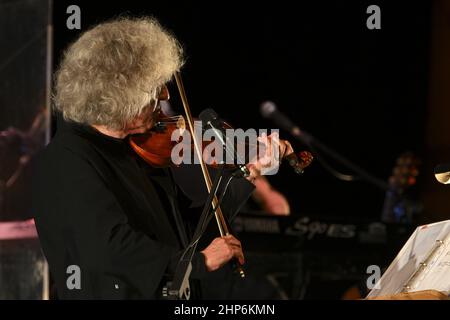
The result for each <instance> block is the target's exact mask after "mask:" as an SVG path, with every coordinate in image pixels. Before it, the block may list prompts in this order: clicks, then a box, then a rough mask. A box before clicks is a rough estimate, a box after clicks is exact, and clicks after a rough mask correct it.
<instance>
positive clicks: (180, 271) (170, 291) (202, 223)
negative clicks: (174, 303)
mask: <svg viewBox="0 0 450 320" xmlns="http://www.w3.org/2000/svg"><path fill="white" fill-rule="evenodd" d="M224 167H225V166H224V165H223V164H221V165H219V171H218V172H217V174H216V176H215V178H214V182H213V185H212V188H211V192H210V193H209V194H208V198H207V199H206V202H205V204H204V206H203V211H202V214H201V216H200V219H199V222H198V224H197V227H196V229H195V232H194V236H193V237H192V241H191V243H190V244H189V245H188V246H187V247H186V248H185V250H184V252H183V254H182V256H181V258H180V260H179V261H178V264H177V267H176V269H175V273H174V277H173V280H172V281H168V282H167V285H166V286H165V287H164V288H163V297H164V298H166V299H169V300H189V298H190V295H191V292H190V287H189V277H190V274H191V271H192V258H193V257H194V253H195V250H196V249H197V245H198V242H199V240H200V239H201V237H202V235H203V233H204V231H205V227H206V226H207V224H208V223H209V221H210V220H211V218H212V216H213V214H214V210H211V209H212V202H213V199H214V196H215V195H216V194H217V191H218V189H219V186H220V183H221V181H222V178H223V173H224ZM224 192H226V190H223V192H222V193H224ZM222 197H223V194H222V195H221V197H220V199H221V198H222ZM219 205H220V203H219Z"/></svg>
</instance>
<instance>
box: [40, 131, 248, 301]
mask: <svg viewBox="0 0 450 320" xmlns="http://www.w3.org/2000/svg"><path fill="white" fill-rule="evenodd" d="M148 170H149V166H146V165H145V164H144V162H143V161H142V160H140V159H139V158H137V156H136V155H135V153H134V152H133V151H132V150H131V148H130V146H129V145H128V143H127V142H126V141H124V140H118V139H114V138H109V137H107V136H104V135H102V134H100V133H98V132H97V131H95V130H94V129H91V128H88V127H84V126H80V125H76V124H66V125H63V126H61V127H60V129H59V130H58V131H57V133H56V135H55V137H54V139H53V140H52V141H51V142H50V144H49V145H48V146H47V148H46V149H45V150H44V151H43V152H41V153H40V154H39V156H38V160H37V166H36V168H35V178H34V183H33V190H34V192H33V195H34V196H33V213H34V216H35V221H36V227H37V230H38V234H39V238H40V241H41V245H42V248H43V251H44V253H45V256H46V258H47V260H48V262H49V266H50V271H51V273H52V277H53V279H54V282H55V284H56V289H57V294H58V297H59V298H62V299H140V298H146V299H158V298H159V297H160V290H161V286H162V285H164V284H165V281H166V280H167V279H168V278H169V277H170V276H171V275H172V274H173V272H174V269H175V266H176V263H177V261H178V258H179V256H180V253H181V252H182V248H183V246H184V245H185V244H184V243H183V241H182V239H183V238H184V239H186V237H189V234H185V229H184V227H185V225H183V226H181V227H180V226H179V225H177V221H178V222H179V221H180V219H181V217H180V214H181V215H183V214H185V213H186V212H187V211H189V209H188V205H187V202H186V201H182V200H183V199H184V200H185V199H187V197H186V196H185V195H184V192H186V193H188V196H190V198H195V199H192V200H193V203H194V205H195V204H197V205H198V204H201V202H202V201H201V200H202V199H203V202H204V199H206V196H207V194H206V189H205V187H204V186H203V187H202V180H201V178H202V177H200V176H198V174H197V173H198V172H199V171H195V170H194V171H189V170H187V171H186V170H185V169H182V168H180V169H179V170H174V174H171V173H170V172H169V171H168V170H163V172H164V174H163V175H164V176H165V181H166V182H168V184H166V186H165V188H166V189H164V188H163V189H161V188H160V186H158V185H157V184H155V182H154V181H153V180H152V179H149V177H148ZM150 171H151V169H150ZM161 172H162V171H159V173H161ZM188 172H191V173H190V174H189V173H188ZM195 172H197V173H195ZM187 176H189V178H187V179H186V177H187ZM183 181H184V182H183ZM176 182H178V183H179V184H183V183H185V182H188V183H189V184H190V185H184V186H181V188H180V187H177V183H176ZM193 186H195V188H194V187H193ZM158 188H160V190H159V192H158V190H157V189H158ZM253 188H254V187H253V185H252V184H251V183H249V182H248V181H246V180H245V179H240V180H236V181H234V182H233V183H232V184H231V186H230V191H229V192H228V193H227V197H226V198H225V200H224V205H223V209H224V212H225V213H228V214H229V215H234V214H235V213H236V212H237V211H238V210H239V208H240V206H241V205H242V204H243V203H244V202H245V201H246V199H247V198H248V197H249V195H250V193H251V191H252V190H253ZM161 190H163V191H162V192H161ZM193 190H195V192H190V194H189V191H193ZM183 191H184V192H183ZM166 193H167V194H166ZM162 195H163V196H164V195H166V196H167V197H168V198H167V199H165V200H166V201H162V199H161V197H162ZM173 200H174V201H173ZM171 201H172V202H171ZM167 203H175V205H174V206H175V208H169V207H168V205H167ZM184 221H186V219H184ZM183 233H184V234H183ZM70 266H76V267H78V268H79V270H80V283H81V288H72V289H70V287H71V286H70V285H69V286H68V281H69V284H70V282H71V283H72V284H73V283H74V278H73V275H74V273H73V269H72V270H71V269H70ZM205 272H206V270H205V264H204V258H203V255H202V254H200V253H197V254H196V255H195V257H194V260H193V272H192V278H201V275H202V274H204V273H205Z"/></svg>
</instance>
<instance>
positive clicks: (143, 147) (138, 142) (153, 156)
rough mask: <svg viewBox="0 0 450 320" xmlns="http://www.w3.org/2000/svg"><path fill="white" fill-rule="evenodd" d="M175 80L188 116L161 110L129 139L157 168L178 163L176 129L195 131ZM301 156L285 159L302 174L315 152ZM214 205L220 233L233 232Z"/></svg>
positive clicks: (199, 150) (199, 149)
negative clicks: (145, 128) (175, 159)
mask: <svg viewBox="0 0 450 320" xmlns="http://www.w3.org/2000/svg"><path fill="white" fill-rule="evenodd" d="M175 80H176V84H177V87H178V91H179V94H180V97H181V101H182V104H183V108H184V111H185V117H183V116H181V115H180V116H175V117H169V116H166V115H164V114H163V113H162V112H161V111H160V112H159V114H157V115H156V116H157V119H155V120H156V125H155V126H154V128H153V129H152V130H151V131H149V132H147V133H145V134H141V135H135V136H131V137H130V139H129V143H130V145H131V147H132V148H133V150H134V151H135V152H136V153H137V154H138V155H139V156H140V157H141V158H142V159H144V160H145V161H146V162H147V163H148V164H149V165H151V166H153V167H157V168H161V167H168V166H172V165H174V163H173V161H172V150H173V148H174V147H175V146H176V144H177V143H179V142H178V141H173V140H172V134H173V132H174V131H175V130H189V132H190V133H195V128H194V120H193V117H192V114H191V111H190V107H189V104H188V100H187V96H186V93H185V90H184V85H183V82H182V79H181V75H180V73H179V72H177V73H175ZM225 126H226V127H227V128H231V126H229V125H228V124H226V123H225ZM191 136H192V143H191V147H192V149H193V150H194V151H195V153H196V155H197V158H198V159H199V164H200V166H201V169H202V173H203V178H204V181H205V184H206V187H207V190H208V193H210V192H211V188H212V181H211V177H210V175H209V171H208V170H207V166H206V163H205V161H204V158H203V144H202V141H198V139H197V137H196V135H195V134H191ZM299 156H300V160H299V159H298V157H297V155H296V154H291V155H289V156H287V157H285V158H286V159H287V160H288V162H289V164H290V165H291V166H293V167H294V169H296V171H298V173H301V172H303V169H304V168H305V167H307V166H308V165H309V164H310V163H311V161H312V155H311V154H310V153H309V152H307V151H304V152H302V153H300V154H299ZM212 208H213V210H214V215H215V218H216V222H217V226H218V229H219V232H220V235H221V236H222V237H223V236H226V235H229V234H230V229H229V224H228V223H227V221H226V219H225V217H224V215H223V212H222V210H221V208H220V206H219V201H218V199H217V197H216V196H214V197H213V201H212ZM234 263H235V266H236V268H237V271H238V273H239V275H240V277H241V278H244V277H245V272H244V270H243V267H242V265H241V264H240V263H239V262H238V261H237V259H235V261H234Z"/></svg>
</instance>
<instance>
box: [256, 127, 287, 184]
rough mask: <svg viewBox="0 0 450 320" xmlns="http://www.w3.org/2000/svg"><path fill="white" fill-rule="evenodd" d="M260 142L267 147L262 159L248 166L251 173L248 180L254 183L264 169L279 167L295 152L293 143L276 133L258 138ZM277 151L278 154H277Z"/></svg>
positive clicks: (257, 159) (258, 158)
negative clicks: (287, 156) (282, 138)
mask: <svg viewBox="0 0 450 320" xmlns="http://www.w3.org/2000/svg"><path fill="white" fill-rule="evenodd" d="M258 141H259V142H260V143H261V144H262V145H263V146H265V149H264V153H263V154H262V156H261V157H257V158H256V159H253V161H251V162H250V163H249V164H247V168H248V169H249V171H250V176H249V177H247V179H248V180H249V181H252V182H253V180H254V179H255V178H257V177H259V176H260V175H261V172H262V171H263V170H264V169H266V170H270V169H271V168H273V167H274V166H279V165H280V162H281V159H283V158H284V157H285V156H286V155H289V154H291V153H293V152H294V149H293V148H292V145H291V143H290V142H289V141H287V140H281V139H280V138H279V136H278V133H276V132H275V133H272V134H271V135H269V136H266V135H262V136H261V137H258ZM277 149H278V152H276V150H277Z"/></svg>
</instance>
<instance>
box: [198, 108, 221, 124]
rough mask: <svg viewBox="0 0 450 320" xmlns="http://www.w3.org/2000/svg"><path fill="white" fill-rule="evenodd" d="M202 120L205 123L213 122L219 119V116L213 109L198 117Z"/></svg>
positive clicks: (206, 110) (204, 111)
mask: <svg viewBox="0 0 450 320" xmlns="http://www.w3.org/2000/svg"><path fill="white" fill-rule="evenodd" d="M198 117H199V118H200V120H202V121H203V122H205V123H208V122H213V121H215V120H217V119H218V118H219V115H218V114H217V113H216V112H215V111H214V110H213V109H211V108H208V109H205V110H203V111H202V112H200V114H199V115H198Z"/></svg>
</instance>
